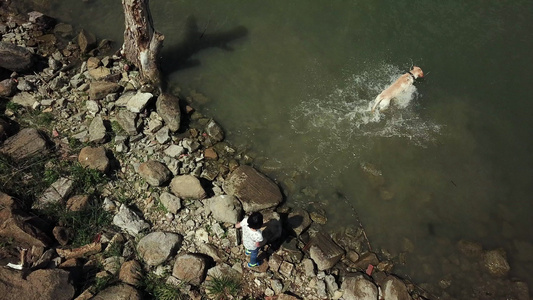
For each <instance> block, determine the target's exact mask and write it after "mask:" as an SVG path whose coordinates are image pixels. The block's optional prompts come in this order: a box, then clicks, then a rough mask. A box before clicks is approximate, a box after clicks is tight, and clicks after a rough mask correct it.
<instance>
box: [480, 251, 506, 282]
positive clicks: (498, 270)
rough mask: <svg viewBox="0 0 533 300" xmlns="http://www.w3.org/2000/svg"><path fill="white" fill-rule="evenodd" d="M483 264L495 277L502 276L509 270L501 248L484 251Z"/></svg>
mask: <svg viewBox="0 0 533 300" xmlns="http://www.w3.org/2000/svg"><path fill="white" fill-rule="evenodd" d="M483 265H484V267H485V268H486V269H487V270H488V271H489V273H490V274H491V275H493V276H496V277H504V276H505V275H507V273H509V271H510V270H511V267H510V266H509V263H508V262H507V258H506V254H505V251H504V250H503V249H497V250H489V251H487V252H485V255H484V259H483Z"/></svg>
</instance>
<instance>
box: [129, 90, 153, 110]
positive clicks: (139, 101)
mask: <svg viewBox="0 0 533 300" xmlns="http://www.w3.org/2000/svg"><path fill="white" fill-rule="evenodd" d="M153 96H154V95H152V94H151V93H141V92H139V93H137V94H135V95H134V96H133V97H131V98H130V99H129V101H128V103H127V104H126V108H127V109H129V110H130V111H131V112H134V113H140V112H142V111H143V110H144V108H145V107H146V105H148V102H149V101H150V100H151V99H152V98H153Z"/></svg>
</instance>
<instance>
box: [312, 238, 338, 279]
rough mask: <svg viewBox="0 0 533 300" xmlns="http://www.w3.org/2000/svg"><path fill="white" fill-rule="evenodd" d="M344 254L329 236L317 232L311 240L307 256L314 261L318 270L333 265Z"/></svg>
mask: <svg viewBox="0 0 533 300" xmlns="http://www.w3.org/2000/svg"><path fill="white" fill-rule="evenodd" d="M343 255H344V250H343V249H342V248H341V247H339V245H337V244H336V243H335V242H334V241H333V239H332V238H331V237H329V236H328V235H326V234H324V233H321V232H318V233H316V234H315V236H313V238H312V240H311V248H310V249H309V256H310V257H311V259H312V260H313V261H314V262H315V264H316V266H317V268H318V270H319V271H324V270H327V269H330V268H331V267H333V266H334V265H335V264H336V263H337V262H339V260H340V259H341V258H342V256H343Z"/></svg>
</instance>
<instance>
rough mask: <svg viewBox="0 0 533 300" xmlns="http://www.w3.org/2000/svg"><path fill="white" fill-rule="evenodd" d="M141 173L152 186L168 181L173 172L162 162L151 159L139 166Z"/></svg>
mask: <svg viewBox="0 0 533 300" xmlns="http://www.w3.org/2000/svg"><path fill="white" fill-rule="evenodd" d="M139 175H141V177H142V178H144V180H146V182H148V183H149V184H150V185H152V186H160V185H162V184H163V183H166V182H168V180H169V179H170V176H171V175H172V173H171V172H170V170H169V169H168V168H167V167H166V166H165V165H164V164H162V163H160V162H158V161H156V160H150V161H147V162H144V163H142V164H141V165H140V166H139Z"/></svg>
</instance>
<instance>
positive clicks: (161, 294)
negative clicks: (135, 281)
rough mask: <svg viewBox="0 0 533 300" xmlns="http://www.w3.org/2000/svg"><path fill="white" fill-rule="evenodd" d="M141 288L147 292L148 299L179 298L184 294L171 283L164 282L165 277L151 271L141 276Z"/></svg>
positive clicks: (176, 299) (170, 299)
mask: <svg viewBox="0 0 533 300" xmlns="http://www.w3.org/2000/svg"><path fill="white" fill-rule="evenodd" d="M142 285H143V289H144V290H145V291H146V292H147V293H148V294H149V295H148V296H149V298H150V299H155V300H181V299H185V297H184V295H183V294H182V293H181V291H180V290H179V287H176V286H174V285H172V284H168V283H166V282H165V277H159V276H157V275H155V274H153V273H149V274H147V275H146V276H145V277H144V278H143V283H142Z"/></svg>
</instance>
